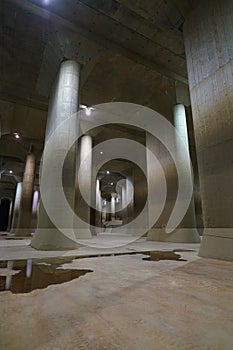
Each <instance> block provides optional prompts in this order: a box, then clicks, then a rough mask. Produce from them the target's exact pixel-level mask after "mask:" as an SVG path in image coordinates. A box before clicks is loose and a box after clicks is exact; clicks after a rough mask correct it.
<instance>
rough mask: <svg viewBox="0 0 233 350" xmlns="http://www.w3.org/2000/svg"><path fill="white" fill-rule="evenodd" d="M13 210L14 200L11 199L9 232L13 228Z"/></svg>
mask: <svg viewBox="0 0 233 350" xmlns="http://www.w3.org/2000/svg"><path fill="white" fill-rule="evenodd" d="M12 212H13V200H11V203H10V209H9V219H8V226H7V231H8V232H9V231H10V230H11V224H12Z"/></svg>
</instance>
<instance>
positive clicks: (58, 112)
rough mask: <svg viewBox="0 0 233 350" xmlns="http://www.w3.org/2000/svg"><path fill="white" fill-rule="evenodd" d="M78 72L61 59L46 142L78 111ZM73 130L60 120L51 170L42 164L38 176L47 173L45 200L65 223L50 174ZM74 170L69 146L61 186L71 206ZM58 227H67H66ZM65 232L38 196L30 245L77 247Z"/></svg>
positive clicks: (50, 110)
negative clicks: (35, 222) (36, 215)
mask: <svg viewBox="0 0 233 350" xmlns="http://www.w3.org/2000/svg"><path fill="white" fill-rule="evenodd" d="M79 76H80V67H79V64H78V63H76V62H74V61H72V60H67V61H64V62H62V64H61V66H60V70H59V72H58V75H57V79H56V81H55V83H54V87H53V90H52V94H51V97H50V102H49V111H48V119H47V126H46V136H45V144H47V143H48V141H49V139H50V136H51V134H52V133H53V131H54V130H55V129H56V128H57V127H58V126H59V125H61V123H64V122H65V121H66V120H67V119H69V117H70V116H72V115H73V114H74V113H76V112H77V111H78V106H79V105H78V95H79ZM77 132H78V130H77V129H76V130H75V128H70V127H69V123H67V127H66V124H65V123H64V124H63V128H62V130H60V129H59V132H56V139H55V140H54V147H53V154H51V157H52V158H53V159H51V160H53V167H51V172H49V171H50V169H46V172H43V164H42V175H41V176H42V177H43V176H44V177H45V175H44V174H45V173H47V177H46V179H44V180H46V184H47V187H48V193H47V194H46V196H47V198H48V201H49V206H50V210H51V211H52V213H54V215H56V216H57V215H58V214H59V215H60V222H63V220H64V222H66V223H67V217H64V219H63V203H60V201H58V200H57V192H58V190H59V189H58V188H57V186H58V185H57V183H55V182H54V180H53V177H54V172H56V171H57V170H56V168H57V164H60V163H61V159H62V157H63V153H64V152H66V151H68V148H69V147H68V143H69V142H68V141H69V140H70V139H73V137H74V135H76V133H77ZM42 161H43V160H42ZM75 170H76V157H75V147H71V149H70V150H69V152H68V155H67V157H66V159H65V162H64V165H63V189H64V193H65V195H66V198H67V200H68V202H69V204H70V206H71V208H73V209H74V194H75ZM68 219H69V221H72V220H73V217H70V218H68ZM64 225H67V224H64ZM61 228H62V229H67V227H61ZM68 232H69V234H67V235H64V233H63V232H61V231H60V230H59V227H55V226H54V224H53V223H52V222H51V220H50V218H49V217H48V214H47V212H46V211H45V209H44V207H43V202H42V200H41V201H40V206H39V217H38V228H37V230H36V232H35V235H34V237H33V239H32V242H31V245H32V246H33V247H34V248H37V249H41V250H62V249H73V248H77V247H78V246H79V245H78V244H77V242H76V240H75V236H74V234H73V235H71V234H70V232H71V231H70V228H68Z"/></svg>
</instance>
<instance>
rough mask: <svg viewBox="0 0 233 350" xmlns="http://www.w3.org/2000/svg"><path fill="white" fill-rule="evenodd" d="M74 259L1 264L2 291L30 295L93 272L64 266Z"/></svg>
mask: <svg viewBox="0 0 233 350" xmlns="http://www.w3.org/2000/svg"><path fill="white" fill-rule="evenodd" d="M72 260H73V259H69V260H68V259H46V260H36V259H35V260H34V259H28V260H16V261H6V262H0V291H1V292H2V291H6V290H9V291H11V292H12V293H14V294H17V293H30V292H31V291H32V290H34V289H44V288H46V287H48V286H50V285H51V284H61V283H65V282H68V281H72V280H73V279H76V278H79V277H80V276H84V275H85V274H86V273H89V272H93V271H92V270H88V269H86V270H84V269H83V270H78V269H69V268H66V267H64V266H62V265H63V264H64V263H70V262H72Z"/></svg>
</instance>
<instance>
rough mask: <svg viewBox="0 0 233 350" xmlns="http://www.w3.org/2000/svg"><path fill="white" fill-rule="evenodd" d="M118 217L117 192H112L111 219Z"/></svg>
mask: <svg viewBox="0 0 233 350" xmlns="http://www.w3.org/2000/svg"><path fill="white" fill-rule="evenodd" d="M115 219H116V194H115V193H112V195H111V220H112V221H114V220H115Z"/></svg>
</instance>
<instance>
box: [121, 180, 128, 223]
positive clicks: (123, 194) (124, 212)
mask: <svg viewBox="0 0 233 350" xmlns="http://www.w3.org/2000/svg"><path fill="white" fill-rule="evenodd" d="M121 206H122V221H123V224H127V222H128V215H127V197H126V182H125V183H123V184H122V187H121Z"/></svg>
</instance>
